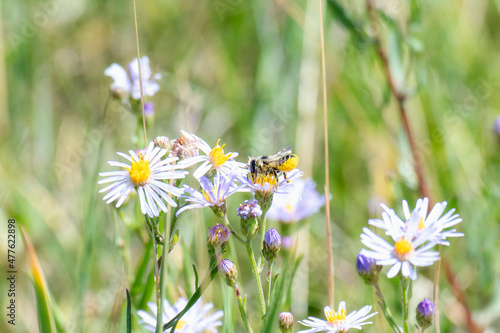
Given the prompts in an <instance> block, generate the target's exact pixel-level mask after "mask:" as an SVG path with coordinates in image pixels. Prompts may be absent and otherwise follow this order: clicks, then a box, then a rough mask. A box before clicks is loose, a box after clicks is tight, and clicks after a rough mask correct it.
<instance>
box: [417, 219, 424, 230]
mask: <svg viewBox="0 0 500 333" xmlns="http://www.w3.org/2000/svg"><path fill="white" fill-rule="evenodd" d="M424 229H425V224H424V218H423V217H421V218H420V222H418V230H424Z"/></svg>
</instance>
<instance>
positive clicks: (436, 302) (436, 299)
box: [433, 244, 443, 333]
mask: <svg viewBox="0 0 500 333" xmlns="http://www.w3.org/2000/svg"><path fill="white" fill-rule="evenodd" d="M442 247H443V245H441V244H439V260H438V261H437V263H436V268H435V271H434V297H433V299H434V309H435V312H434V326H435V328H436V332H437V333H439V332H440V331H441V329H440V323H439V310H438V309H439V273H440V271H441V260H442V258H441V248H442Z"/></svg>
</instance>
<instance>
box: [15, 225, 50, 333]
mask: <svg viewBox="0 0 500 333" xmlns="http://www.w3.org/2000/svg"><path fill="white" fill-rule="evenodd" d="M19 229H20V230H21V236H22V238H23V243H24V247H25V249H26V254H27V256H28V260H29V263H30V269H31V274H32V278H33V287H34V288H35V295H36V307H37V312H38V328H39V329H40V332H41V333H49V332H50V333H52V332H56V324H55V322H54V313H53V312H52V307H51V305H50V297H49V289H48V287H47V281H46V280H45V276H44V274H43V270H42V266H41V265H40V262H39V261H38V257H37V255H36V251H35V248H34V247H33V243H32V242H31V240H30V238H29V236H28V233H27V232H26V231H25V230H24V228H23V227H19Z"/></svg>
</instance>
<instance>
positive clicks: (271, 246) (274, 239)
mask: <svg viewBox="0 0 500 333" xmlns="http://www.w3.org/2000/svg"><path fill="white" fill-rule="evenodd" d="M280 249H281V236H280V234H279V233H278V232H277V231H276V229H274V228H271V229H269V230H268V231H267V232H266V235H265V236H264V243H263V248H262V254H263V255H264V258H265V259H266V260H267V261H269V262H274V261H275V260H276V257H277V256H278V253H279V252H280Z"/></svg>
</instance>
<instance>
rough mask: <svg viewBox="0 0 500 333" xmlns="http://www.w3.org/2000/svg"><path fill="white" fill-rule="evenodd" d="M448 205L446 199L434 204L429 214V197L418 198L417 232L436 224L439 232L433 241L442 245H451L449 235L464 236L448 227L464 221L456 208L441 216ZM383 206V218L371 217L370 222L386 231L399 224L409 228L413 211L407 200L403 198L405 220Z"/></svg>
mask: <svg viewBox="0 0 500 333" xmlns="http://www.w3.org/2000/svg"><path fill="white" fill-rule="evenodd" d="M446 205H447V202H446V201H443V202H438V203H437V204H435V205H434V207H433V208H432V210H431V212H430V213H429V215H427V212H428V209H429V199H428V198H423V199H418V200H417V203H416V205H415V209H414V211H417V210H418V211H419V216H418V219H419V225H418V230H417V234H418V233H420V232H422V231H423V230H424V229H426V228H428V227H430V226H435V227H436V228H437V229H439V233H437V234H436V235H435V238H434V239H433V241H435V242H436V243H438V244H442V245H450V242H448V241H446V239H447V238H448V237H462V236H464V234H463V233H461V232H457V231H456V229H448V228H450V227H452V226H454V225H456V224H458V223H460V222H462V219H461V218H459V215H458V214H453V213H454V212H455V209H454V208H453V209H451V210H449V211H448V212H447V213H446V214H445V215H444V216H441V215H442V214H443V212H444V210H445V208H446ZM381 206H382V208H383V209H384V212H383V213H382V220H380V219H371V220H369V221H368V223H369V224H371V225H373V226H375V227H378V228H381V229H384V230H386V231H387V230H389V229H391V228H394V227H396V226H399V227H400V228H401V229H402V230H403V231H404V230H406V229H407V224H408V220H409V219H410V217H411V215H412V213H410V208H409V206H408V202H407V201H406V200H403V213H404V216H405V221H403V220H402V219H400V218H399V217H398V216H397V214H396V212H395V211H394V210H393V209H391V208H389V207H387V206H386V205H384V204H382V205H381Z"/></svg>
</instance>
